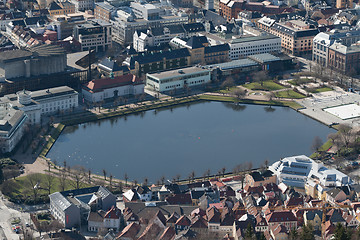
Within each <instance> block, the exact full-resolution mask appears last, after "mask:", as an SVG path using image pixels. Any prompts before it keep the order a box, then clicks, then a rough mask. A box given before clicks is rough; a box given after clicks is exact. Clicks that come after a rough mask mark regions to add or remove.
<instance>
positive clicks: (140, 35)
mask: <svg viewBox="0 0 360 240" xmlns="http://www.w3.org/2000/svg"><path fill="white" fill-rule="evenodd" d="M185 35H186V34H185V30H184V28H183V25H182V24H177V25H168V26H164V27H157V28H149V29H148V30H147V31H146V32H145V31H135V33H134V38H133V47H134V49H135V50H136V51H137V52H143V51H145V49H146V47H148V46H150V47H153V46H158V45H162V44H165V43H169V42H170V40H171V39H173V38H174V37H180V38H182V37H185Z"/></svg>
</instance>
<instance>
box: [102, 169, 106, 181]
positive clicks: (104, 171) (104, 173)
mask: <svg viewBox="0 0 360 240" xmlns="http://www.w3.org/2000/svg"><path fill="white" fill-rule="evenodd" d="M102 172H103V175H104V180H105V181H106V170H105V169H103V170H102Z"/></svg>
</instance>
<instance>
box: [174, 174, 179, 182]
mask: <svg viewBox="0 0 360 240" xmlns="http://www.w3.org/2000/svg"><path fill="white" fill-rule="evenodd" d="M175 178H176V181H177V182H179V181H180V174H176V177H175Z"/></svg>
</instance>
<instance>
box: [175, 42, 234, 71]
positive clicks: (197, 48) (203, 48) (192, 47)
mask: <svg viewBox="0 0 360 240" xmlns="http://www.w3.org/2000/svg"><path fill="white" fill-rule="evenodd" d="M169 45H170V46H171V47H173V48H187V49H189V52H190V55H191V64H197V63H202V64H211V63H221V62H227V61H229V49H230V47H229V45H228V44H227V43H225V44H219V45H213V46H210V44H209V42H208V40H207V38H206V37H205V36H192V37H190V38H185V39H181V38H177V37H176V38H174V39H172V40H171V42H170V44H169Z"/></svg>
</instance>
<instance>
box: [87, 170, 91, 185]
mask: <svg viewBox="0 0 360 240" xmlns="http://www.w3.org/2000/svg"><path fill="white" fill-rule="evenodd" d="M88 178H89V183H91V169H89V170H88Z"/></svg>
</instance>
